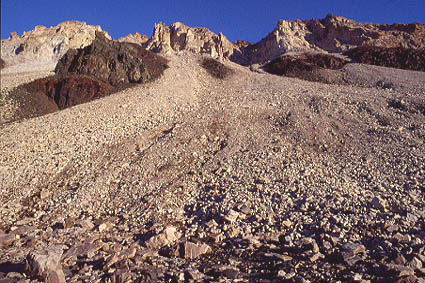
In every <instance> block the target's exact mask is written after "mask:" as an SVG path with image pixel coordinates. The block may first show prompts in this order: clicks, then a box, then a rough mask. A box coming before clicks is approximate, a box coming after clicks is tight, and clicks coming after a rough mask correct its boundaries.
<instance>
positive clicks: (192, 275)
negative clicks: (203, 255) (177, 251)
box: [185, 269, 205, 281]
mask: <svg viewBox="0 0 425 283" xmlns="http://www.w3.org/2000/svg"><path fill="white" fill-rule="evenodd" d="M185 274H186V277H187V279H189V280H190V279H192V280H195V281H198V280H202V279H203V278H205V274H203V273H202V272H200V271H199V270H197V269H188V270H186V271H185Z"/></svg>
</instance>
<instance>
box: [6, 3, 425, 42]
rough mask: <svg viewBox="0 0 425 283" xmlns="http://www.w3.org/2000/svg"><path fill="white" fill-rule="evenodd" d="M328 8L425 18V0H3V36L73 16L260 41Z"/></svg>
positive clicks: (120, 29)
mask: <svg viewBox="0 0 425 283" xmlns="http://www.w3.org/2000/svg"><path fill="white" fill-rule="evenodd" d="M327 14H334V15H339V16H343V17H346V18H350V19H353V20H356V21H359V22H372V23H379V24H392V23H396V22H401V23H413V22H419V23H421V24H424V23H425V0H404V1H403V0H372V1H371V0H357V1H354V0H352V1H351V0H339V1H335V0H324V1H311V0H308V1H307V0H306V1H303V0H298V1H294V0H292V1H286V0H281V1H277V0H270V1H242V0H235V1H224V0H216V1H205V0H182V1H175V0H174V1H160V0H158V1H136V0H129V1H125V2H121V1H112V0H103V1H99V0H92V1H87V0H85V1H82V0H74V1H52V0H38V1H32V0H19V1H17V0H2V1H1V39H6V38H8V37H9V35H10V32H12V31H15V32H17V33H18V34H19V35H22V33H23V32H24V31H30V30H32V29H34V27H35V26H36V25H44V26H46V27H51V26H56V25H57V24H59V23H61V22H64V21H68V20H77V21H83V22H87V24H90V25H100V26H101V27H102V29H103V30H105V31H107V32H108V33H109V34H110V35H111V36H112V38H114V39H118V38H119V37H122V36H126V35H127V34H129V33H136V32H139V33H141V34H145V35H147V36H149V37H150V36H151V35H152V30H153V27H154V23H157V22H164V23H166V24H168V25H169V24H171V23H173V22H176V21H179V22H182V23H184V24H186V25H188V26H199V27H206V28H208V29H210V30H211V31H213V32H215V33H218V32H223V34H224V35H225V36H226V37H227V38H228V39H229V40H231V41H235V40H238V39H242V40H246V41H249V42H257V41H259V40H261V39H262V38H264V37H265V36H266V35H267V34H268V33H269V32H271V31H272V30H273V29H274V28H275V27H276V23H277V21H278V20H279V19H284V20H295V19H301V20H310V19H313V18H316V19H317V18H319V19H320V18H324V17H325V16H326V15H327Z"/></svg>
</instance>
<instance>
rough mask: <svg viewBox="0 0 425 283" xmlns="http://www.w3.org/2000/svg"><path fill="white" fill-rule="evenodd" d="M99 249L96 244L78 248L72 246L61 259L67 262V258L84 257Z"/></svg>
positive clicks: (99, 246)
mask: <svg viewBox="0 0 425 283" xmlns="http://www.w3.org/2000/svg"><path fill="white" fill-rule="evenodd" d="M101 247H102V246H101V245H98V244H83V245H79V246H74V247H71V248H70V249H69V250H67V251H66V252H65V253H64V255H63V257H62V259H63V260H67V259H68V258H71V257H81V256H85V255H87V254H88V253H90V252H94V251H97V250H99V249H100V248H101Z"/></svg>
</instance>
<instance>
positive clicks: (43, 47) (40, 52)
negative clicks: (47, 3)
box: [1, 21, 110, 66]
mask: <svg viewBox="0 0 425 283" xmlns="http://www.w3.org/2000/svg"><path fill="white" fill-rule="evenodd" d="M96 32H99V33H102V34H103V35H104V36H106V37H107V38H110V36H109V35H108V33H106V32H104V31H102V28H101V27H100V26H92V25H87V24H86V23H85V22H79V21H67V22H63V23H60V24H58V25H57V26H55V27H50V28H47V27H45V26H41V25H39V26H36V27H35V28H34V30H32V31H28V32H24V33H23V35H22V36H19V35H18V34H16V33H15V32H12V33H11V34H10V37H9V38H8V39H5V40H2V41H1V57H2V60H4V61H5V62H6V63H7V65H8V66H12V65H18V64H23V63H25V64H31V63H32V64H36V65H43V64H54V63H56V62H57V61H58V60H59V59H60V58H61V57H62V56H63V55H64V54H65V53H66V52H67V51H68V49H70V48H83V47H85V46H87V45H90V44H91V43H92V41H93V40H94V38H95V36H96Z"/></svg>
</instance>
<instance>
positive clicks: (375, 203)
mask: <svg viewBox="0 0 425 283" xmlns="http://www.w3.org/2000/svg"><path fill="white" fill-rule="evenodd" d="M370 204H371V206H372V207H373V208H375V209H378V210H380V211H386V210H387V202H386V201H385V200H383V199H382V198H380V197H374V198H373V199H372V201H371V202H370Z"/></svg>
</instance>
